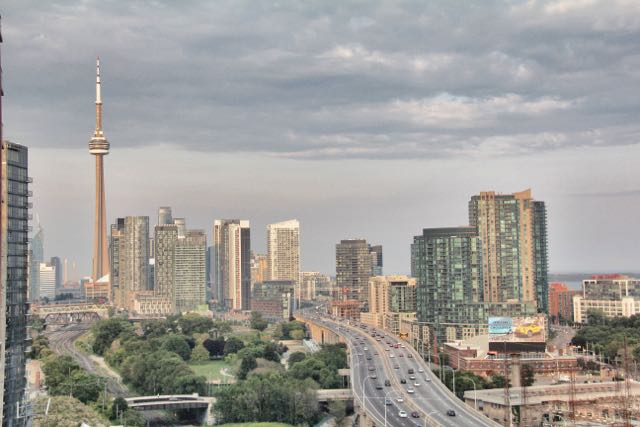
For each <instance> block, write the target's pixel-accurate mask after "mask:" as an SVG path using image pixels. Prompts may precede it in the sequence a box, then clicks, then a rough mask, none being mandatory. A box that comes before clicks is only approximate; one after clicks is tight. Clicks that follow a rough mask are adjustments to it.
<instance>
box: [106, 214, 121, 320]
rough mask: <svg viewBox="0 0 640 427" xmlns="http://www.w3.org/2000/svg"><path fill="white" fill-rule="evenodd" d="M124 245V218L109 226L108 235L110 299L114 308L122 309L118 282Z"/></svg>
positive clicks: (119, 280)
mask: <svg viewBox="0 0 640 427" xmlns="http://www.w3.org/2000/svg"><path fill="white" fill-rule="evenodd" d="M123 245H124V218H117V219H116V223H115V224H111V233H110V234H109V265H110V266H111V272H110V273H109V282H110V285H111V289H110V291H109V294H110V299H111V301H112V302H113V304H115V305H116V307H123V306H124V301H123V299H122V297H123V295H122V292H121V287H120V282H121V274H120V260H121V254H120V252H121V248H122V247H123Z"/></svg>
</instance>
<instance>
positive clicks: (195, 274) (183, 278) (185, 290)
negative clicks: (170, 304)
mask: <svg viewBox="0 0 640 427" xmlns="http://www.w3.org/2000/svg"><path fill="white" fill-rule="evenodd" d="M206 252H207V239H206V236H205V234H204V231H202V230H189V231H187V232H186V235H185V236H184V237H179V238H178V240H177V242H176V246H175V260H174V270H175V275H174V277H175V282H174V305H175V311H176V312H177V313H182V312H185V311H191V310H195V309H196V308H197V307H198V305H201V304H204V303H205V287H206V284H207V277H206V265H205V264H206V260H205V258H206Z"/></svg>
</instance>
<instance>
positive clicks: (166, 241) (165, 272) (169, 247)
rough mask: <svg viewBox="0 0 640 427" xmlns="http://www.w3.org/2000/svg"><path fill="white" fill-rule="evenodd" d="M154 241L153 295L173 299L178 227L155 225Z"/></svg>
mask: <svg viewBox="0 0 640 427" xmlns="http://www.w3.org/2000/svg"><path fill="white" fill-rule="evenodd" d="M154 240H155V242H156V257H155V279H154V282H155V285H154V288H153V293H154V295H156V296H162V297H167V298H171V299H173V293H174V258H175V249H176V241H177V240H178V226H177V225H157V226H156V227H155V239H154Z"/></svg>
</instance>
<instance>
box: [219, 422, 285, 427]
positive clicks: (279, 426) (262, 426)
mask: <svg viewBox="0 0 640 427" xmlns="http://www.w3.org/2000/svg"><path fill="white" fill-rule="evenodd" d="M217 427H292V426H291V425H289V424H283V423H240V424H221V425H219V426H217Z"/></svg>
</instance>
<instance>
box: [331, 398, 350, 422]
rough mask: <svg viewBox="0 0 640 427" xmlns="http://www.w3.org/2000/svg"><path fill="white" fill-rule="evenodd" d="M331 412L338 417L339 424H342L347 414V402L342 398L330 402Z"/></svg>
mask: <svg viewBox="0 0 640 427" xmlns="http://www.w3.org/2000/svg"><path fill="white" fill-rule="evenodd" d="M329 414H331V415H332V416H333V417H334V418H335V419H336V423H337V424H340V423H341V422H342V420H343V419H344V417H345V416H346V415H347V404H346V403H345V402H343V401H340V400H334V401H331V402H329Z"/></svg>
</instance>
